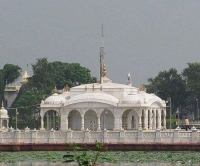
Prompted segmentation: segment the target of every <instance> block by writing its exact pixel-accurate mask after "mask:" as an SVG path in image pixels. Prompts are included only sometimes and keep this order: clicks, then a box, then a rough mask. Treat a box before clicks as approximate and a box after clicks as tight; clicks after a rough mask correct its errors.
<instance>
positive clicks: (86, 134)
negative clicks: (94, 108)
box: [84, 129, 90, 143]
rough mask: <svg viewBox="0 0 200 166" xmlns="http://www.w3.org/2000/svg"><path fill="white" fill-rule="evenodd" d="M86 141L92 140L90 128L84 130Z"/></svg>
mask: <svg viewBox="0 0 200 166" xmlns="http://www.w3.org/2000/svg"><path fill="white" fill-rule="evenodd" d="M84 142H85V143H89V142H90V131H89V130H88V129H86V130H85V131H84Z"/></svg>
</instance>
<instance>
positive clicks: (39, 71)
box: [29, 58, 55, 95]
mask: <svg viewBox="0 0 200 166" xmlns="http://www.w3.org/2000/svg"><path fill="white" fill-rule="evenodd" d="M32 68H33V76H32V78H31V79H30V82H29V83H30V85H31V86H32V88H33V89H38V90H43V91H44V92H45V94H47V95H49V94H51V92H52V89H53V88H54V87H55V75H54V74H53V68H52V66H51V65H50V64H49V62H48V61H47V59H46V58H42V59H37V62H36V64H33V65H32Z"/></svg>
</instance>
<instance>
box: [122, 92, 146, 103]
mask: <svg viewBox="0 0 200 166" xmlns="http://www.w3.org/2000/svg"><path fill="white" fill-rule="evenodd" d="M141 101H143V99H142V98H141V97H139V96H138V95H137V94H129V95H127V96H125V97H124V99H123V100H122V103H135V104H136V103H141Z"/></svg>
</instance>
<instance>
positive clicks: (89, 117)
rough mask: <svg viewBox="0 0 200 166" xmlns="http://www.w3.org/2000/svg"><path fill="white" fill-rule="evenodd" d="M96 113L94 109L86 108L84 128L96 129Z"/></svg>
mask: <svg viewBox="0 0 200 166" xmlns="http://www.w3.org/2000/svg"><path fill="white" fill-rule="evenodd" d="M97 127H98V126H97V114H96V112H95V111H94V110H88V111H87V112H86V113H85V116H84V128H85V129H89V130H97Z"/></svg>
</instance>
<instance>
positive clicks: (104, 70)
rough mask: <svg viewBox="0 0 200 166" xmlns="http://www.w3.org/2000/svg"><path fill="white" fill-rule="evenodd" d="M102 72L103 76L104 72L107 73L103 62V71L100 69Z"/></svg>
mask: <svg viewBox="0 0 200 166" xmlns="http://www.w3.org/2000/svg"><path fill="white" fill-rule="evenodd" d="M102 73H103V77H105V76H106V73H107V71H106V65H105V64H103V71H102Z"/></svg>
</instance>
